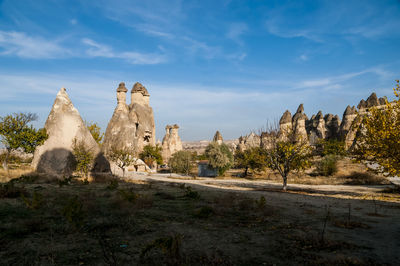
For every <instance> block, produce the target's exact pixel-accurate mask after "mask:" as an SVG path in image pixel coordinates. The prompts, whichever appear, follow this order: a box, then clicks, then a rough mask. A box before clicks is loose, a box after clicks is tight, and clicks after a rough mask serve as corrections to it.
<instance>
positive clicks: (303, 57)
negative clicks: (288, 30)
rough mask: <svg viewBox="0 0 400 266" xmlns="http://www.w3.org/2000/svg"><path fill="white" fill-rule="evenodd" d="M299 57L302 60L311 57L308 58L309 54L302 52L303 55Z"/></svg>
mask: <svg viewBox="0 0 400 266" xmlns="http://www.w3.org/2000/svg"><path fill="white" fill-rule="evenodd" d="M299 59H300V60H301V61H308V59H309V58H308V56H307V55H306V54H302V55H300V57H299Z"/></svg>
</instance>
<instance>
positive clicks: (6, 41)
mask: <svg viewBox="0 0 400 266" xmlns="http://www.w3.org/2000/svg"><path fill="white" fill-rule="evenodd" d="M0 48H1V49H2V50H0V55H15V56H18V57H22V58H32V59H49V58H62V57H65V56H68V55H71V51H69V50H68V49H66V48H64V47H62V46H61V45H60V44H58V43H57V41H51V40H46V39H44V38H40V37H34V36H29V35H27V34H26V33H24V32H16V31H0Z"/></svg>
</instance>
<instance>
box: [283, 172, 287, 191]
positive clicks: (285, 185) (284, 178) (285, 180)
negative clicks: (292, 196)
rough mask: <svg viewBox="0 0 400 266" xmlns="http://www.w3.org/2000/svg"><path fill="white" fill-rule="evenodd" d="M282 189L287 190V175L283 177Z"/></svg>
mask: <svg viewBox="0 0 400 266" xmlns="http://www.w3.org/2000/svg"><path fill="white" fill-rule="evenodd" d="M283 190H284V191H286V190H287V176H284V177H283Z"/></svg>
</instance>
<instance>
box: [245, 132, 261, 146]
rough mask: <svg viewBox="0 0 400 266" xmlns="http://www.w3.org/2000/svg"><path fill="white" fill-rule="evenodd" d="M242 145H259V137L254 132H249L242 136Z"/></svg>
mask: <svg viewBox="0 0 400 266" xmlns="http://www.w3.org/2000/svg"><path fill="white" fill-rule="evenodd" d="M244 146H245V149H250V148H253V147H260V146H261V137H260V136H259V135H257V134H255V133H254V132H251V133H250V134H249V135H247V136H246V137H244Z"/></svg>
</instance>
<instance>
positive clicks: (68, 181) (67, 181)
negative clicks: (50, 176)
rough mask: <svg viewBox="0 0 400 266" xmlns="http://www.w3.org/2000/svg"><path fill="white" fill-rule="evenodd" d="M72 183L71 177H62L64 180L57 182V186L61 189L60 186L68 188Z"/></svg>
mask: <svg viewBox="0 0 400 266" xmlns="http://www.w3.org/2000/svg"><path fill="white" fill-rule="evenodd" d="M71 182H72V176H70V177H64V179H62V180H58V186H59V187H62V186H68V185H70V184H71Z"/></svg>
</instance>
